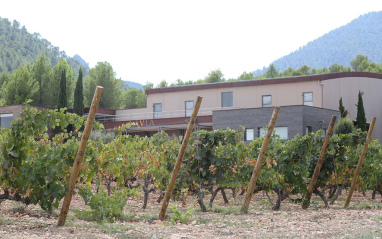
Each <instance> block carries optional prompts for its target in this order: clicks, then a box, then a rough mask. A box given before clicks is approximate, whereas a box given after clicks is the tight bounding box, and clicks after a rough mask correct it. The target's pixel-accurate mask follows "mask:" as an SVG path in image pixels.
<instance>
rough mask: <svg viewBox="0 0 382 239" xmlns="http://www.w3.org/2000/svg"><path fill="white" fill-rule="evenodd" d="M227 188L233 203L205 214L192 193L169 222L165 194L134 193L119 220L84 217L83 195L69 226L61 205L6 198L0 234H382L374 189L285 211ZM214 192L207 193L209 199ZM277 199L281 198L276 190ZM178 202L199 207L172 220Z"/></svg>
mask: <svg viewBox="0 0 382 239" xmlns="http://www.w3.org/2000/svg"><path fill="white" fill-rule="evenodd" d="M226 193H227V195H229V196H230V197H229V200H230V202H229V204H224V201H223V199H222V197H221V195H220V194H219V196H218V197H217V199H216V200H215V202H214V205H213V207H212V208H211V209H209V211H208V212H205V213H203V212H201V211H200V209H199V206H198V204H197V199H196V197H194V196H189V197H188V198H187V203H186V206H185V207H182V202H181V201H171V202H170V205H169V209H168V215H169V217H168V218H167V219H166V220H165V221H157V220H154V219H155V218H156V217H157V216H158V214H159V211H160V208H161V204H159V203H157V202H156V200H157V198H158V196H159V195H157V194H151V195H150V201H149V204H148V208H147V209H142V204H143V198H140V199H137V198H129V200H128V203H127V205H126V207H125V209H124V215H125V216H124V217H123V219H124V220H123V221H119V222H115V223H106V222H104V223H97V222H94V221H89V220H84V219H79V218H78V216H77V214H76V213H75V210H82V211H86V210H90V208H89V207H88V206H86V205H85V203H84V202H83V200H82V199H81V198H80V197H79V195H78V194H77V195H75V196H74V197H73V201H72V203H71V207H70V211H69V214H68V217H67V220H66V224H65V226H63V227H57V226H56V224H57V221H58V214H59V210H55V211H54V212H53V213H52V214H51V215H49V214H47V213H46V212H44V211H42V210H41V209H40V207H39V206H34V205H30V206H28V207H26V206H24V205H22V204H20V203H17V202H10V201H3V202H2V203H1V204H0V238H39V239H45V238H49V239H50V238H153V239H154V238H174V239H175V238H183V239H186V238H382V202H381V197H380V196H378V197H377V199H376V200H371V192H367V195H366V197H365V196H363V195H362V194H358V193H356V194H355V195H354V196H353V199H352V202H351V204H350V207H349V208H348V209H343V205H344V203H345V200H346V195H342V196H340V197H339V199H338V200H337V201H336V203H335V204H334V205H331V207H330V208H329V209H327V208H324V207H323V203H322V201H321V199H320V198H319V197H314V196H313V198H312V202H313V205H312V206H310V207H309V208H308V209H307V210H303V209H301V206H300V205H299V204H295V203H292V202H291V201H290V200H289V199H286V200H284V201H283V202H282V204H281V210H279V211H272V210H271V208H272V204H271V203H270V201H269V200H268V198H267V197H266V196H265V195H264V194H263V193H262V192H260V193H257V194H256V195H255V196H254V197H253V200H252V202H251V205H250V210H249V213H248V214H242V213H240V207H241V204H242V202H243V200H244V198H243V196H236V198H233V197H232V196H231V195H230V192H228V191H227V192H226ZM209 197H210V195H206V196H205V202H206V203H205V204H208V203H207V202H208V200H209ZM271 199H272V201H273V202H275V200H276V198H275V195H271ZM173 205H176V206H177V207H178V209H180V210H181V211H182V212H186V211H187V210H190V209H192V208H194V209H195V211H194V213H193V216H192V217H191V218H190V219H189V220H188V223H179V222H178V223H176V222H175V223H173V222H171V220H170V217H171V216H172V212H171V208H172V206H173Z"/></svg>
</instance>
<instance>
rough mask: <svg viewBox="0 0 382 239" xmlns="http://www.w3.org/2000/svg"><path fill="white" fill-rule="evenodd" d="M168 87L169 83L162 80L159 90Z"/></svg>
mask: <svg viewBox="0 0 382 239" xmlns="http://www.w3.org/2000/svg"><path fill="white" fill-rule="evenodd" d="M165 87H168V83H167V81H166V80H162V81H161V82H160V83H159V84H158V85H157V88H165Z"/></svg>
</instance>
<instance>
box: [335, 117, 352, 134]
mask: <svg viewBox="0 0 382 239" xmlns="http://www.w3.org/2000/svg"><path fill="white" fill-rule="evenodd" d="M354 130H355V127H354V124H353V121H352V120H351V119H349V118H341V119H340V120H339V121H338V123H337V124H336V126H335V127H334V133H336V134H350V133H352V132H353V131H354Z"/></svg>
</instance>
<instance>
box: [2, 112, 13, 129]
mask: <svg viewBox="0 0 382 239" xmlns="http://www.w3.org/2000/svg"><path fill="white" fill-rule="evenodd" d="M12 121H13V114H1V115H0V127H1V128H9V126H11V123H12Z"/></svg>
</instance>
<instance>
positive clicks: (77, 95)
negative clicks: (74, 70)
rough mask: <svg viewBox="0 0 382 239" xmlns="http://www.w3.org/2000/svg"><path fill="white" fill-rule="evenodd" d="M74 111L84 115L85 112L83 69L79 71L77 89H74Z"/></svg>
mask: <svg viewBox="0 0 382 239" xmlns="http://www.w3.org/2000/svg"><path fill="white" fill-rule="evenodd" d="M73 113H75V114H77V115H79V116H82V115H83V114H84V92H83V83H82V69H81V68H80V71H79V73H78V80H77V84H76V89H75V90H74V106H73Z"/></svg>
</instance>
